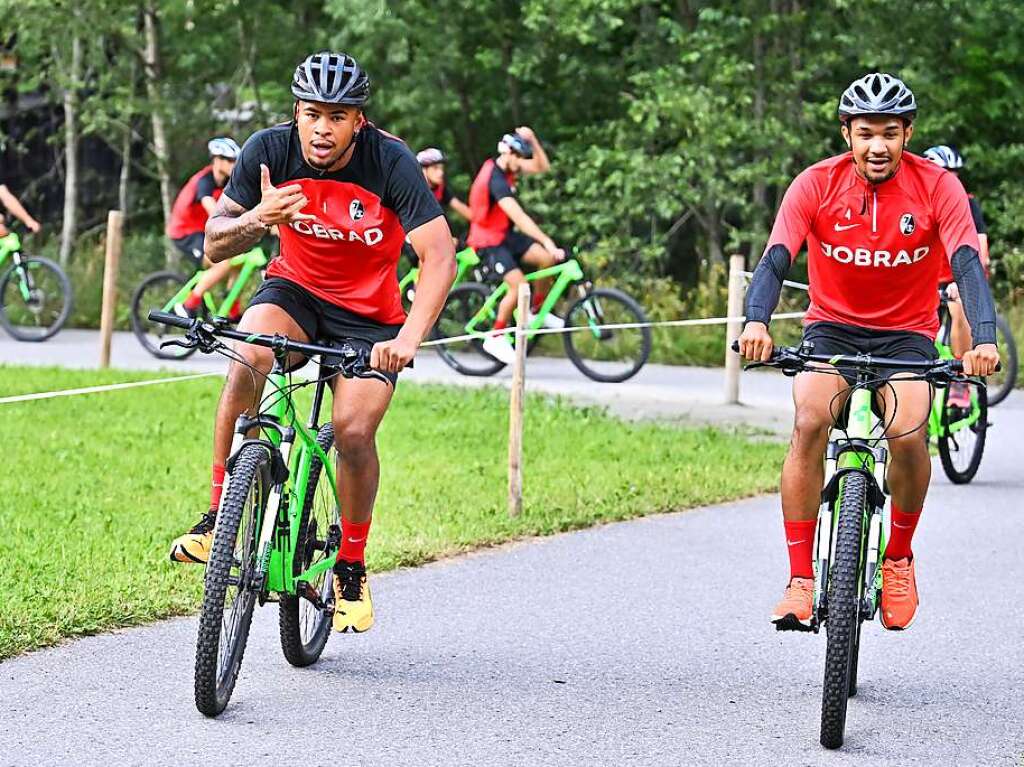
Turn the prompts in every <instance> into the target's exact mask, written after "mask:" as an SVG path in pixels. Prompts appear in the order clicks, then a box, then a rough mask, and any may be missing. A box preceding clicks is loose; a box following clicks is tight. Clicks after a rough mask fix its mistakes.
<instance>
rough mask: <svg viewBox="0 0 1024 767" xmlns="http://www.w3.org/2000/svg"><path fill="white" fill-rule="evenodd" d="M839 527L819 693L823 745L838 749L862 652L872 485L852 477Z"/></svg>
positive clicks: (843, 489)
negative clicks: (864, 561)
mask: <svg viewBox="0 0 1024 767" xmlns="http://www.w3.org/2000/svg"><path fill="white" fill-rule="evenodd" d="M839 493H840V495H839V498H840V500H839V523H838V526H837V529H836V543H835V551H834V552H833V554H832V566H831V568H830V569H829V578H828V617H827V618H826V620H825V630H826V634H827V636H828V642H827V647H826V650H825V682H824V685H823V687H822V694H821V737H820V740H821V745H823V746H824V747H825V748H839V747H840V746H841V745H843V736H844V733H845V731H846V704H847V700H848V698H849V696H850V693H851V690H856V683H855V682H852V683H851V674H852V671H853V669H854V668H855V661H854V655H855V654H856V653H857V652H858V649H859V644H860V643H859V637H860V633H859V629H860V621H861V615H860V603H861V591H862V586H863V583H862V581H861V579H860V577H858V573H859V570H860V560H861V555H862V549H861V547H862V543H863V540H864V535H863V534H864V518H865V511H866V510H867V503H868V480H867V477H865V476H864V475H863V474H860V473H857V472H850V473H849V474H847V475H846V477H845V478H843V480H842V484H841V485H840V490H839Z"/></svg>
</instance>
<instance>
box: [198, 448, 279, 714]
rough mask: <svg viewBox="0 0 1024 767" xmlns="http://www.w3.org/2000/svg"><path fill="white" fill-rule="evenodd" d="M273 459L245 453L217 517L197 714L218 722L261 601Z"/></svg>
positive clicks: (263, 452) (262, 452)
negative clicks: (260, 559) (260, 546)
mask: <svg viewBox="0 0 1024 767" xmlns="http://www.w3.org/2000/svg"><path fill="white" fill-rule="evenodd" d="M270 487H271V482H270V456H269V455H268V454H267V449H266V448H265V447H263V446H261V445H249V446H247V447H244V448H243V449H242V451H241V452H240V453H239V454H238V458H237V460H236V461H235V465H234V471H233V472H232V473H231V477H230V479H229V481H228V487H227V488H226V489H225V497H224V501H223V503H222V504H221V508H220V511H219V512H218V513H217V527H216V528H215V529H214V534H213V548H212V550H211V551H210V561H209V562H208V563H207V565H206V579H205V582H204V586H203V607H202V610H201V611H200V613H199V638H198V640H197V642H196V679H195V697H196V708H198V709H199V710H200V711H201V712H202V713H204V714H206V715H207V716H217V715H218V714H219V713H220V712H222V711H223V710H224V709H225V707H226V706H227V705H228V701H229V700H230V699H231V693H232V692H233V691H234V689H235V682H236V681H237V679H238V670H239V668H241V665H242V655H244V654H245V645H246V642H247V641H248V639H249V627H250V626H251V625H252V611H253V607H254V606H255V604H256V597H257V596H258V593H257V591H258V589H259V586H258V580H259V579H258V575H259V572H258V564H257V551H256V545H257V539H258V538H259V533H260V523H261V521H262V519H263V513H264V511H265V510H266V508H267V496H268V493H269V492H270Z"/></svg>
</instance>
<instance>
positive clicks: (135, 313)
mask: <svg viewBox="0 0 1024 767" xmlns="http://www.w3.org/2000/svg"><path fill="white" fill-rule="evenodd" d="M186 282H188V277H185V276H184V275H182V274H178V273H176V272H156V273H155V274H151V275H149V276H148V277H146V278H145V279H144V280H143V281H142V282H141V283H139V287H137V288H136V289H135V293H134V294H133V295H132V304H131V319H132V332H133V333H134V334H135V337H136V338H137V339H139V343H140V344H142V346H143V348H144V349H145V350H146V351H148V352H149V353H150V354H152V355H153V356H154V357H157V358H159V359H162V360H183V359H185V358H186V357H189V356H191V355H192V354H195V351H196V350H195V348H194V347H193V348H191V349H183V348H181V347H180V346H169V347H167V348H166V349H161V348H160V344H162V343H163V342H164V341H173V340H175V339H177V338H183V337H184V336H185V331H184V330H183V329H182V328H176V327H172V326H170V325H165V324H163V323H162V322H150V321H149V313H150V312H151V311H153V310H156V311H161V312H162V311H164V307H166V306H167V302H168V301H170V300H171V298H173V297H174V296H175V295H176V294H177V293H178V291H180V290H181V288H182V287H183V286H184V285H185V283H186Z"/></svg>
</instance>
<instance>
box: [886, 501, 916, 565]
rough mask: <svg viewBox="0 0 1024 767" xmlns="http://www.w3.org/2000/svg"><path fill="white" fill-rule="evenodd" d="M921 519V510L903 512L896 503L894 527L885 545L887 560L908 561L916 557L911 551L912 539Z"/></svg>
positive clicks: (893, 515)
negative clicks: (909, 558)
mask: <svg viewBox="0 0 1024 767" xmlns="http://www.w3.org/2000/svg"><path fill="white" fill-rule="evenodd" d="M919 519H921V509H918V510H917V511H915V512H914V513H912V514H911V513H909V512H906V511H903V510H902V509H901V508H900V507H899V506H897V505H896V504H895V503H894V504H893V505H892V526H891V527H890V530H889V540H888V541H887V542H886V544H885V558H886V559H906V558H908V557H912V556H914V552H913V551H911V550H910V539H911V538H913V537H914V529H915V528H916V527H917V521H918V520H919Z"/></svg>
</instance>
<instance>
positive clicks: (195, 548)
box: [171, 509, 217, 565]
mask: <svg viewBox="0 0 1024 767" xmlns="http://www.w3.org/2000/svg"><path fill="white" fill-rule="evenodd" d="M216 524H217V516H216V510H214V509H211V510H210V511H208V512H206V513H205V514H203V518H202V519H201V520H199V524H198V525H196V526H195V527H193V528H192V529H191V530H189V531H188V532H187V533H185V534H184V535H182V536H179V537H178V538H175V539H174V543H172V544H171V561H172V562H191V563H195V564H200V565H205V564H206V561H207V560H208V559H209V558H210V547H211V546H212V545H213V528H214V526H215V525H216Z"/></svg>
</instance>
